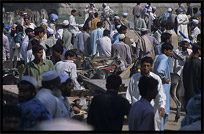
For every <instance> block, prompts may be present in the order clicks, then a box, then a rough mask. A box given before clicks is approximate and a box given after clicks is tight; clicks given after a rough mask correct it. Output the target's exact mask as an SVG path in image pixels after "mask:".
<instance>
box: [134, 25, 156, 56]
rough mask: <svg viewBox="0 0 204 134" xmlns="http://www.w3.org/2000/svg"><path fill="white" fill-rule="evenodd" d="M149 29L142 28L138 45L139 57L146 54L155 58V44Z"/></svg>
mask: <svg viewBox="0 0 204 134" xmlns="http://www.w3.org/2000/svg"><path fill="white" fill-rule="evenodd" d="M147 31H148V29H146V28H142V29H141V39H139V40H138V42H137V47H136V56H137V58H143V57H145V56H149V57H152V58H154V46H153V44H152V43H151V41H150V39H149V37H148V35H147V33H148V32H147ZM155 40H156V39H155Z"/></svg>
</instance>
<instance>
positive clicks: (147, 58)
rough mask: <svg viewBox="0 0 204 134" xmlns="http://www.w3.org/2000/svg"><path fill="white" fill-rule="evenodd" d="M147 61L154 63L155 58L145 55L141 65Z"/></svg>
mask: <svg viewBox="0 0 204 134" xmlns="http://www.w3.org/2000/svg"><path fill="white" fill-rule="evenodd" d="M145 62H146V63H150V64H151V65H152V64H153V59H152V58H151V57H144V58H142V59H141V65H142V64H143V63H145Z"/></svg>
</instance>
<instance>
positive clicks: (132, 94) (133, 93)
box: [126, 57, 166, 130]
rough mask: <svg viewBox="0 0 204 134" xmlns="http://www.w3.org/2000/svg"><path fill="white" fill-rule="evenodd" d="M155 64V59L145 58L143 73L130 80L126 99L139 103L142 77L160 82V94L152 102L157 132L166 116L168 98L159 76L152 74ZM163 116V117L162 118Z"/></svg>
mask: <svg viewBox="0 0 204 134" xmlns="http://www.w3.org/2000/svg"><path fill="white" fill-rule="evenodd" d="M152 64H153V59H152V58H151V57H144V58H143V59H142V60H141V72H138V73H136V74H134V75H132V77H131V78H130V82H129V86H128V88H127V91H126V99H127V100H128V101H129V102H130V103H131V104H133V103H134V102H137V101H139V99H140V98H141V96H140V93H139V88H138V83H139V80H140V77H142V76H148V77H153V78H154V79H156V80H158V82H159V83H158V94H157V96H156V99H154V100H152V101H151V105H152V106H153V107H154V113H155V117H154V120H155V121H154V123H155V130H160V129H161V123H162V121H163V117H162V116H164V114H165V113H164V108H165V105H166V96H165V94H164V88H163V86H162V81H161V79H160V77H159V76H158V75H156V74H155V73H153V72H150V70H151V68H152ZM161 115H162V116H161Z"/></svg>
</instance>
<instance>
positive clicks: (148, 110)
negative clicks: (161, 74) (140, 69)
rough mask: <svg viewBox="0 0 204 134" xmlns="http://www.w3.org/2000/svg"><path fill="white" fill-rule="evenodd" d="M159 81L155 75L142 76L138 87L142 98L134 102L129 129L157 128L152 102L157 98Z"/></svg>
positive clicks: (130, 113)
mask: <svg viewBox="0 0 204 134" xmlns="http://www.w3.org/2000/svg"><path fill="white" fill-rule="evenodd" d="M157 86H158V81H157V80H156V79H154V78H153V77H147V76H142V77H141V78H140V81H139V84H138V87H139V90H140V95H141V96H142V97H141V99H140V100H139V101H137V102H135V103H134V104H133V106H132V107H131V109H130V112H129V117H128V119H129V130H137V131H138V130H139V131H142V130H155V128H154V111H153V107H152V105H151V104H150V102H151V100H152V99H155V98H156V95H157V94H158V90H157Z"/></svg>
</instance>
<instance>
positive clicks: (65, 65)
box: [55, 60, 82, 89]
mask: <svg viewBox="0 0 204 134" xmlns="http://www.w3.org/2000/svg"><path fill="white" fill-rule="evenodd" d="M55 70H56V71H57V73H58V74H59V75H60V74H64V73H66V74H68V75H69V76H70V78H71V79H72V81H73V82H74V89H82V86H80V84H79V82H78V81H77V68H76V64H75V63H74V62H73V61H72V60H64V61H59V62H57V63H56V64H55Z"/></svg>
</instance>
